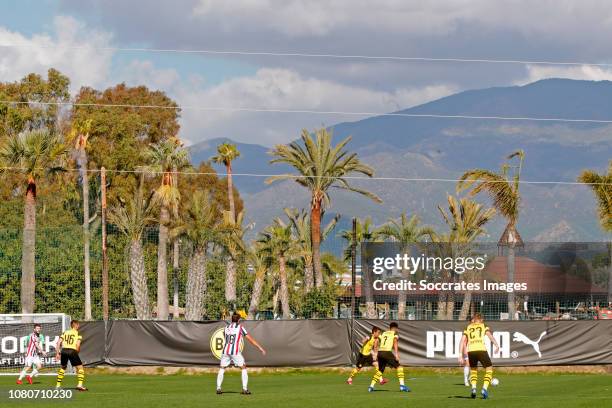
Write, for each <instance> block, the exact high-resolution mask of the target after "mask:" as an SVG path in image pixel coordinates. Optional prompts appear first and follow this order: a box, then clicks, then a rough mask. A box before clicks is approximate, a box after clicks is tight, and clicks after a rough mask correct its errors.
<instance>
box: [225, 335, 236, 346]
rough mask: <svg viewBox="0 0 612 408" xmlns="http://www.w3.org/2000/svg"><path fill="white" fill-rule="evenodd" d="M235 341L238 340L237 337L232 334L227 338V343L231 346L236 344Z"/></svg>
mask: <svg viewBox="0 0 612 408" xmlns="http://www.w3.org/2000/svg"><path fill="white" fill-rule="evenodd" d="M235 340H236V335H235V334H230V335H229V336H227V342H228V343H229V344H234V341H235Z"/></svg>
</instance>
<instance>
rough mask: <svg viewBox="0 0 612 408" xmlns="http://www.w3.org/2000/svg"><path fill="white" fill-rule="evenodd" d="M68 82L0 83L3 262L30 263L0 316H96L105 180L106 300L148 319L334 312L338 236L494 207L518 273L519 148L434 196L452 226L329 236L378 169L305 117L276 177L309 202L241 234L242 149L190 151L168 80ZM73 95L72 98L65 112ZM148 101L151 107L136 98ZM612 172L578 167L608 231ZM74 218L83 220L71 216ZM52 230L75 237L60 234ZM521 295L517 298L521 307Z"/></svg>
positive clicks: (10, 284)
mask: <svg viewBox="0 0 612 408" xmlns="http://www.w3.org/2000/svg"><path fill="white" fill-rule="evenodd" d="M69 85H70V81H69V79H68V78H67V77H66V76H64V75H63V74H61V73H60V72H58V71H56V70H53V69H51V70H49V72H48V75H47V78H46V79H45V78H43V77H41V76H39V75H36V74H30V75H28V76H26V77H24V78H23V79H21V80H20V81H16V82H10V83H0V101H2V102H0V132H1V133H0V161H1V168H2V178H3V185H2V187H1V188H0V193H1V194H2V198H3V205H2V206H1V207H2V210H0V211H1V213H2V215H3V217H2V221H0V224H1V225H0V228H2V234H3V235H5V236H6V237H7V238H8V239H6V240H3V242H4V243H3V244H1V245H2V246H4V248H2V256H1V258H0V262H2V263H5V265H4V266H5V267H6V268H7V269H3V270H11V265H10V263H11V262H12V263H14V262H15V261H16V257H17V252H20V259H19V262H20V265H21V268H20V270H19V271H18V273H14V272H8V273H6V274H4V273H3V274H4V275H5V276H4V277H0V280H3V281H4V282H5V283H6V284H7V285H6V286H5V289H4V292H5V293H4V294H5V296H4V297H3V299H4V301H3V302H0V307H2V308H3V309H4V312H17V311H20V312H22V313H33V312H36V311H41V309H43V310H44V311H57V312H60V311H65V312H70V313H71V314H73V315H78V316H82V317H83V318H85V319H92V318H95V317H99V306H98V303H99V302H98V301H97V300H98V299H99V288H98V287H96V285H93V286H92V279H94V280H95V279H97V278H92V276H96V277H97V276H99V274H98V272H99V266H98V265H96V263H95V262H94V264H93V265H92V262H91V257H92V256H94V257H95V259H99V249H98V248H97V244H94V245H92V237H97V236H98V235H99V229H100V222H101V221H100V210H101V202H100V191H101V190H102V188H104V189H105V191H107V192H108V194H107V196H108V206H109V213H108V221H109V245H110V250H111V251H110V252H111V255H110V259H111V282H110V287H111V289H110V290H111V292H112V294H111V298H112V299H116V301H117V302H118V303H121V304H124V303H129V306H128V307H125V306H121V307H118V308H115V309H113V311H112V312H113V313H112V315H113V316H114V317H136V318H138V319H150V318H152V317H153V313H154V314H155V317H156V318H158V319H162V320H165V319H168V318H169V316H170V315H171V314H173V315H174V316H175V317H178V313H179V306H180V305H183V306H184V308H182V309H184V317H185V318H186V319H189V320H199V319H203V318H219V317H221V316H223V315H224V314H226V313H228V312H229V311H231V310H235V309H236V308H244V309H246V310H248V314H249V317H250V318H254V317H255V316H256V315H257V313H258V312H260V311H262V310H273V311H275V312H276V313H277V315H278V316H280V317H282V318H294V317H326V316H330V315H331V314H332V312H333V308H334V305H335V302H336V299H337V298H338V296H339V295H340V293H341V291H342V288H341V286H340V285H339V282H338V278H337V277H338V276H339V275H341V274H342V273H343V272H344V271H345V270H346V259H341V258H340V257H338V256H336V255H334V254H331V253H328V252H324V251H322V249H321V248H322V242H323V241H324V240H325V239H326V238H328V237H329V236H330V235H331V234H336V235H339V236H341V237H343V238H344V240H345V243H346V247H347V251H348V249H349V248H350V247H351V245H353V244H355V243H357V242H363V241H373V240H387V241H394V242H398V243H400V245H403V246H405V245H408V244H410V243H415V242H419V241H421V240H423V239H424V238H425V237H427V238H428V239H431V240H432V241H434V242H451V243H459V244H469V243H471V242H474V241H476V240H478V239H479V238H480V237H481V236H482V235H483V234H485V232H486V231H485V225H486V224H487V223H488V222H489V221H490V220H491V219H493V217H495V216H502V217H504V218H505V220H506V222H507V226H506V229H505V230H504V233H503V235H502V237H501V239H500V243H501V244H503V245H505V246H507V247H508V256H507V260H508V277H509V279H510V280H512V279H513V273H514V249H515V247H516V246H517V245H520V243H521V242H522V239H521V237H520V234H519V232H518V228H517V225H518V218H519V213H520V204H521V199H520V191H519V187H520V174H521V169H522V166H523V163H524V159H525V155H524V153H523V152H522V151H520V150H519V151H517V152H514V153H513V154H511V155H510V156H508V158H507V161H506V162H505V163H504V164H503V165H502V168H501V170H500V171H499V172H494V171H491V170H486V169H473V170H469V171H466V172H465V173H464V174H463V176H462V177H461V179H460V181H459V182H458V183H457V193H458V194H459V193H461V192H467V195H464V196H455V195H449V196H448V197H447V204H446V205H445V206H444V207H443V206H438V209H439V212H440V216H441V218H442V220H443V221H444V224H445V225H446V230H445V231H435V230H434V229H432V228H431V227H428V226H425V225H422V224H421V222H420V219H419V217H418V216H417V215H411V216H409V215H407V214H406V213H403V214H402V215H401V216H400V217H399V218H397V219H390V220H388V222H386V223H385V224H384V225H382V226H380V227H379V228H374V227H373V225H372V222H371V220H370V219H368V218H365V219H361V220H359V222H358V228H357V235H356V240H355V236H353V234H352V231H338V232H335V229H336V226H337V222H338V219H339V216H338V215H336V216H334V217H331V219H329V220H328V221H327V222H326V221H325V220H326V218H330V217H326V211H327V210H328V209H329V207H330V204H331V200H332V195H331V191H332V190H333V189H343V190H347V191H349V192H353V193H355V194H359V195H362V196H364V197H366V198H368V199H371V200H374V201H376V202H381V199H380V198H379V197H378V196H376V195H375V194H374V193H372V192H370V191H367V190H365V189H362V188H359V187H356V186H355V185H353V184H352V183H351V182H350V180H351V179H350V177H349V176H351V175H362V176H365V177H373V176H374V169H373V168H372V167H370V166H368V165H367V164H365V163H363V162H362V161H361V160H360V159H359V157H358V156H357V154H356V153H354V152H351V151H350V150H349V144H350V140H351V138H350V137H346V138H344V139H342V140H341V141H339V142H338V143H337V144H334V141H333V140H332V135H331V133H330V131H328V130H327V129H325V128H322V129H316V130H314V131H312V132H311V131H309V130H306V129H305V130H303V131H302V134H301V137H300V139H298V140H296V141H294V142H291V143H289V144H286V145H277V146H275V147H274V148H273V149H272V150H271V152H270V154H271V161H270V162H271V163H272V164H275V163H283V164H287V165H289V166H290V167H291V168H292V169H293V170H294V172H293V173H292V174H286V175H278V176H274V177H271V178H269V179H268V180H267V181H266V182H267V183H274V182H277V181H282V180H293V181H295V182H296V183H297V184H298V185H300V186H301V187H303V188H305V189H307V190H308V191H309V193H310V201H309V203H307V205H306V206H305V207H306V208H304V209H289V208H286V209H285V210H284V214H282V216H281V215H280V214H279V217H277V218H275V219H274V220H272V221H271V223H270V225H268V226H267V227H265V228H264V229H262V230H261V231H259V232H258V233H257V234H256V238H255V239H254V240H252V241H251V242H247V240H246V238H245V234H246V233H247V231H249V230H250V229H252V226H250V225H245V213H244V205H243V201H242V198H241V196H240V193H239V191H237V189H236V188H235V187H234V185H233V180H232V163H233V162H234V161H235V160H239V158H240V152H239V151H238V150H237V148H236V146H235V145H232V144H229V143H223V144H221V145H219V146H218V149H217V151H218V153H217V155H216V156H214V157H211V158H210V162H214V163H219V164H222V165H223V166H225V169H226V176H225V177H224V178H221V177H218V176H217V174H216V172H215V171H214V170H213V168H212V167H211V164H210V163H209V162H204V163H201V164H199V165H197V166H194V165H193V164H192V163H190V161H189V155H188V151H187V149H186V147H185V146H184V145H183V143H182V141H181V140H180V137H179V131H180V126H179V119H180V108H179V107H178V105H177V104H176V102H174V101H173V100H172V99H171V98H169V97H168V96H167V95H165V93H164V92H162V91H154V90H149V89H148V88H146V87H144V86H137V87H128V86H126V85H125V84H119V85H116V86H113V87H110V88H107V89H105V90H95V89H93V88H89V87H83V88H81V89H80V90H79V92H78V93H77V94H76V95H75V96H74V97H71V96H70V93H69ZM67 103H73V104H72V107H71V108H70V109H68V108H62V106H65V105H64V104H67ZM147 105H148V106H153V107H151V108H142V106H147ZM132 106H139V107H141V108H135V107H132ZM102 168H106V169H108V178H107V184H106V185H105V186H102V185H101V184H100V177H98V176H99V171H100V170H101V169H102ZM611 178H612V162H611V164H610V170H609V173H608V174H607V175H606V174H604V175H599V174H597V173H595V172H592V171H585V172H584V173H583V174H582V175H580V177H579V180H580V181H582V182H585V183H591V184H590V185H591V187H592V189H593V191H594V193H595V195H596V197H597V199H598V202H599V208H600V220H601V223H602V227H603V228H604V229H606V230H607V231H610V230H611V229H612V216H611V214H612V204H611V200H612V199H611V197H612V194H611V189H612V185H611V184H610V183H611V181H612V180H611ZM602 180H603V181H602ZM479 194H485V195H488V196H489V198H490V199H491V203H492V207H491V208H487V207H486V206H484V205H483V204H480V203H478V202H476V201H474V196H476V195H479ZM305 204H306V203H305ZM19 220H21V221H19ZM40 224H42V225H43V227H42V231H43V232H44V234H42V236H41V230H40V228H37V225H40ZM76 224H80V227H79V228H78V229H75V228H70V226H75V225H76ZM50 227H53V228H56V233H57V234H62V235H65V236H63V237H59V238H58V237H54V236H52V235H53V232H52V231H53V230H51V229H49V228H50ZM19 234H20V235H21V236H20V238H18V237H17V235H19ZM54 239H56V240H57V239H59V240H60V241H62V242H61V243H60V245H59V246H60V248H54V244H53V243H54ZM19 240H20V241H21V243H20V245H19V244H18V243H17V241H19ZM356 241H357V242H356ZM95 242H96V243H97V242H99V241H98V240H97V239H96V241H95ZM77 251H78V252H79V253H78V254H77ZM58 253H64V254H66V258H67V259H69V260H71V261H72V266H71V269H72V270H71V272H70V273H69V274H68V275H67V274H66V271H65V270H64V271H62V270H60V271H55V273H53V274H49V275H47V276H46V279H41V274H43V275H44V274H45V270H44V267H43V265H45V258H44V257H57V254H58ZM43 254H44V255H43ZM345 254H346V255H347V256H348V255H349V253H348V252H346V253H345ZM67 259H61V260H58V261H60V262H59V263H62V262H66V261H67ZM92 267H93V268H94V269H96V270H95V272H94V273H93V274H92ZM13 270H14V268H13ZM445 273H446V274H447V275H446V276H444V277H443V279H452V278H453V276H452V275H453V272H452V271H446V272H445ZM16 275H18V276H19V278H18V279H16V278H17V276H16ZM17 280H18V281H19V285H18V291H17V290H16V289H17V284H16V281H17ZM61 282H64V283H63V284H62V283H61ZM66 282H67V283H66ZM170 286H171V287H170ZM17 292H18V293H17ZM221 293H222V296H221V295H219V294H221ZM171 295H172V300H171V299H170V296H171ZM470 295H471V294H467V295H466V296H464V298H463V306H462V308H461V312H460V314H461V315H464V314H466V313H467V310H468V308H469V304H470V302H471V299H470ZM402 296H403V297H402ZM366 297H367V302H366V304H367V311H366V315H367V316H368V317H375V310H374V308H375V305H374V302H373V299H372V297H371V295H368V293H366ZM17 298H18V300H17ZM57 298H65V299H66V300H64V301H57V300H56V299H57ZM126 298H129V299H131V302H125V301H123V300H125V299H126ZM16 304H20V308H19V309H18V310H16V307H15V305H16ZM405 305H406V299H405V294H404V295H400V296H399V298H398V315H399V317H400V318H402V317H404V316H405ZM454 307H455V299H454V294H453V293H443V294H441V295H440V298H439V300H438V318H440V319H444V318H452V316H453V313H454ZM514 307H515V300H514V299H513V297H512V295H510V296H509V297H508V311H509V312H511V315H512V314H513V313H512V311H513V310H514ZM50 308H53V309H50ZM66 308H67V309H69V310H64V309H66ZM171 309H172V313H171ZM464 309H465V310H464Z"/></svg>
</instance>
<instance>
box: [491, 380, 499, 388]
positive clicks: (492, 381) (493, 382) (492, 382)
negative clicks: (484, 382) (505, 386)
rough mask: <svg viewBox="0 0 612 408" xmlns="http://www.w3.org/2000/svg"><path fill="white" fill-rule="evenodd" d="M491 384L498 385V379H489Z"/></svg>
mask: <svg viewBox="0 0 612 408" xmlns="http://www.w3.org/2000/svg"><path fill="white" fill-rule="evenodd" d="M491 385H492V386H494V387H496V386H498V385H499V380H498V379H497V378H494V379H492V380H491Z"/></svg>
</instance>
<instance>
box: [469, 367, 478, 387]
mask: <svg viewBox="0 0 612 408" xmlns="http://www.w3.org/2000/svg"><path fill="white" fill-rule="evenodd" d="M477 382H478V369H477V368H470V384H472V388H476V383H477Z"/></svg>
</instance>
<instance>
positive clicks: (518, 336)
mask: <svg viewBox="0 0 612 408" xmlns="http://www.w3.org/2000/svg"><path fill="white" fill-rule="evenodd" d="M544 336H546V331H543V332H542V333H541V334H540V337H539V338H538V339H537V340H531V339H530V338H529V337H527V336H525V335H524V334H523V333H521V332H514V336H512V341H516V342H519V343H524V344H527V345H528V346H531V347H533V349H534V350H535V352H536V353H538V358H542V353H541V352H540V341H542V338H543V337H544Z"/></svg>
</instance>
